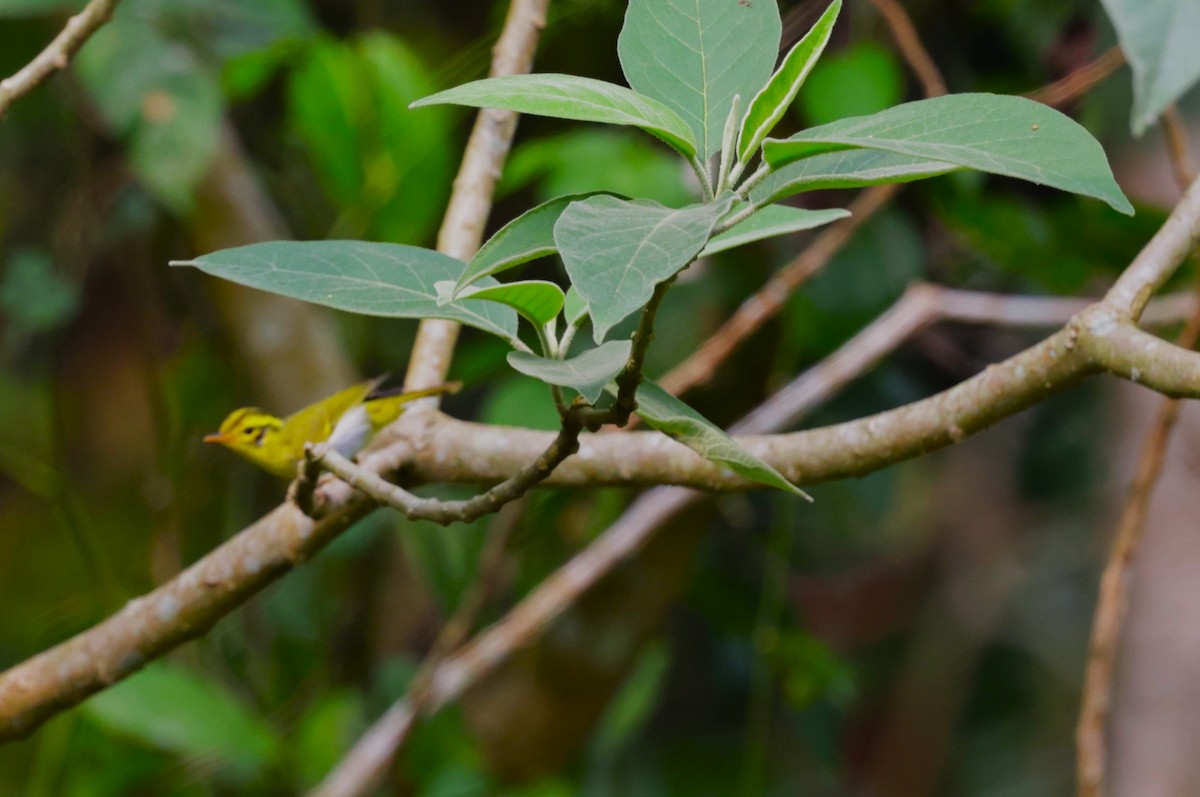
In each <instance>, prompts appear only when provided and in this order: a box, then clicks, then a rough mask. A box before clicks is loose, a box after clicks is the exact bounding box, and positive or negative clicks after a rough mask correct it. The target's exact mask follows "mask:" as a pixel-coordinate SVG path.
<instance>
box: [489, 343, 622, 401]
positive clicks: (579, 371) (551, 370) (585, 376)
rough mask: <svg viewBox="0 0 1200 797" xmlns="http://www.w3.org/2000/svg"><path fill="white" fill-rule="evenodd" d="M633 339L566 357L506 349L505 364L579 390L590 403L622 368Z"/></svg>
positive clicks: (537, 377) (604, 344)
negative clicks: (554, 357)
mask: <svg viewBox="0 0 1200 797" xmlns="http://www.w3.org/2000/svg"><path fill="white" fill-rule="evenodd" d="M632 349H633V341H629V340H610V341H608V342H607V343H602V344H600V345H599V346H597V347H596V348H594V349H589V350H588V351H585V352H584V353H582V354H580V355H578V356H576V357H572V358H571V359H569V360H553V359H550V358H548V357H538V356H537V355H535V354H527V353H525V352H523V351H511V352H509V353H508V364H509V365H511V366H512V367H513V368H514V369H516V370H517V371H520V372H521V373H523V374H525V375H526V376H532V377H533V378H535V379H540V380H542V381H543V382H546V383H547V384H551V385H558V386H559V387H569V388H572V389H573V390H576V391H578V392H579V395H581V396H583V397H584V398H585V399H587V400H588V401H589V402H591V403H592V404H595V403H596V399H598V398H600V394H601V393H603V392H604V386H605V385H607V384H608V383H609V382H611V381H612V380H613V378H615V377H616V375H617V374H619V373H621V371H622V370H623V369H624V368H625V363H626V362H628V361H629V352H630V351H631V350H632Z"/></svg>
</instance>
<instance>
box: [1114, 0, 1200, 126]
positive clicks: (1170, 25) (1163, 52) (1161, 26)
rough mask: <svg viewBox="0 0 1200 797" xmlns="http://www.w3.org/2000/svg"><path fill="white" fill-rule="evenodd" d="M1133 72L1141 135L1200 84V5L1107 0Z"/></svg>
mask: <svg viewBox="0 0 1200 797" xmlns="http://www.w3.org/2000/svg"><path fill="white" fill-rule="evenodd" d="M1101 4H1102V5H1103V6H1104V10H1105V11H1107V12H1108V18H1109V19H1111V20H1112V23H1113V27H1114V28H1116V29H1117V41H1119V42H1120V44H1121V50H1122V51H1123V52H1124V53H1125V57H1126V58H1127V59H1129V66H1130V68H1131V69H1132V70H1133V118H1132V122H1131V124H1132V127H1133V132H1134V134H1135V135H1141V134H1142V132H1143V131H1145V129H1146V127H1147V126H1148V125H1150V124H1152V123H1153V122H1154V120H1155V119H1156V118H1158V115H1159V114H1161V113H1162V112H1163V110H1164V109H1166V107H1167V106H1168V105H1170V104H1171V103H1173V102H1175V101H1176V100H1177V99H1179V98H1180V97H1181V96H1183V93H1184V92H1185V91H1187V90H1188V89H1189V88H1191V87H1192V86H1194V85H1195V84H1196V81H1197V80H1200V47H1197V46H1196V34H1197V33H1198V32H1200V3H1197V2H1196V0H1101Z"/></svg>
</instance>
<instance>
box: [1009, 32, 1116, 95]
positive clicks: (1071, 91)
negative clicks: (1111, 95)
mask: <svg viewBox="0 0 1200 797" xmlns="http://www.w3.org/2000/svg"><path fill="white" fill-rule="evenodd" d="M1124 64H1125V54H1124V53H1123V52H1121V48H1120V47H1116V46H1113V47H1111V48H1109V49H1108V50H1106V51H1105V52H1104V54H1103V55H1101V56H1100V57H1098V58H1097V59H1096V60H1095V61H1091V62H1089V63H1087V64H1084V65H1083V66H1081V67H1079V68H1078V69H1076V70H1075V71H1073V72H1071V73H1070V74H1069V75H1066V76H1065V77H1063V78H1061V79H1059V80H1056V81H1055V82H1053V83H1051V84H1050V85H1048V86H1044V87H1042V88H1040V89H1038V90H1037V91H1031V92H1029V93H1028V94H1026V95H1025V96H1026V97H1028V98H1029V99H1031V100H1036V101H1037V102H1041V103H1045V104H1046V105H1050V106H1052V107H1055V108H1057V107H1060V106H1063V105H1066V104H1067V103H1068V102H1071V101H1072V100H1074V99H1076V98H1078V97H1081V96H1083V95H1084V94H1087V93H1088V92H1089V91H1091V90H1092V89H1093V88H1094V87H1095V86H1096V85H1097V84H1099V83H1100V82H1102V81H1103V80H1104V79H1105V78H1107V77H1108V76H1109V75H1111V74H1112V73H1113V72H1116V71H1117V70H1118V69H1120V68H1121V67H1122V66H1123V65H1124Z"/></svg>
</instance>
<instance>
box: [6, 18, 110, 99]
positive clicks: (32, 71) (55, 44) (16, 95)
mask: <svg viewBox="0 0 1200 797" xmlns="http://www.w3.org/2000/svg"><path fill="white" fill-rule="evenodd" d="M118 2H120V0H91V2H90V3H88V4H87V5H86V6H84V7H83V10H82V11H80V12H79V13H78V14H76V15H75V16H73V17H71V18H70V19H69V20H67V24H66V26H65V27H64V28H63V29H62V31H61V32H60V33H59V34H58V35H57V36H55V37H54V41H52V42H50V44H48V45H46V49H44V50H42V51H41V52H40V53H38V54H37V56H36V57H35V58H34V59H33V60H32V61H30V62H29V63H28V64H26V65H25V66H24V67H22V68H21V69H20V71H18V72H17V73H16V74H14V75H12V76H11V77H8V78H5V79H4V80H0V116H3V115H4V113H5V112H6V111H8V108H9V106H11V105H12V104H13V103H14V102H16V101H17V100H18V99H20V98H21V97H23V96H25V95H26V94H28V93H29V92H31V91H33V90H34V89H35V88H36V87H37V86H38V85H39V84H40V83H42V81H44V80H46V78H48V77H50V76H51V75H52V74H54V73H55V72H59V71H61V70H63V69H66V68H67V64H69V63H70V62H71V57H72V56H73V55H75V53H77V52H79V48H80V47H82V46H83V45H84V43H86V42H87V40H88V39H89V38H91V36H92V34H93V33H95V32H96V31H97V30H99V29H100V28H101V26H103V25H104V23H105V22H108V21H109V20H110V19H112V15H113V10H114V9H115V8H116V7H117V3H118Z"/></svg>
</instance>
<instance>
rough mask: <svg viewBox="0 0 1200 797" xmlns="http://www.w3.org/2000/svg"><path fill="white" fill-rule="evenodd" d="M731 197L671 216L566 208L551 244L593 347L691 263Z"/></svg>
mask: <svg viewBox="0 0 1200 797" xmlns="http://www.w3.org/2000/svg"><path fill="white" fill-rule="evenodd" d="M731 201H732V200H731V198H730V197H728V196H726V197H723V198H721V199H719V200H717V201H715V202H709V203H706V204H703V205H691V206H689V207H685V208H681V209H679V210H675V209H673V208H668V207H664V206H663V205H660V204H658V203H657V202H651V201H649V200H625V199H617V198H616V197H611V196H596V197H591V198H590V199H584V200H582V201H578V202H572V203H571V205H570V206H569V207H568V208H567V209H566V210H565V211H563V214H562V215H561V216H560V217H559V219H558V223H557V224H556V225H555V226H554V240H555V242H556V243H557V244H558V252H559V255H561V256H562V259H563V263H564V264H565V265H566V267H567V274H568V275H569V276H570V278H571V284H572V285H574V286H575V287H576V288H578V289H579V293H580V295H581V296H582V297H583V299H584V300H585V301H586V302H587V304H588V308H589V309H590V311H591V315H592V327H593V331H594V334H595V339H596V342H597V343H599V342H600V341H602V340H604V335H605V333H607V332H608V331H609V330H610V329H612V327H613V326H614V325H615V324H617V323H618V322H620V321H621V320H622V319H624V318H626V317H627V316H629V315H630V314H631V313H633V312H634V311H635V310H637V309H638V308H639V307H641V306H642V305H644V304H646V302H647V301H649V300H650V296H651V295H652V294H653V293H654V288H655V286H656V285H658V283H660V282H662V281H663V280H666V279H668V278H670V277H671V276H673V275H674V274H676V273H677V272H678V271H680V270H681V269H683V268H684V267H685V266H687V264H688V263H691V262H692V260H694V259H695V257H696V255H697V254H699V253H700V250H701V249H703V248H704V245H705V244H706V243H707V242H708V237H709V235H710V234H711V233H712V229H713V227H714V226H716V224H717V221H718V220H719V219H720V218H721V217H722V216H724V215H725V213H726V212H727V211H728V210H729V205H730V203H731Z"/></svg>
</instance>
